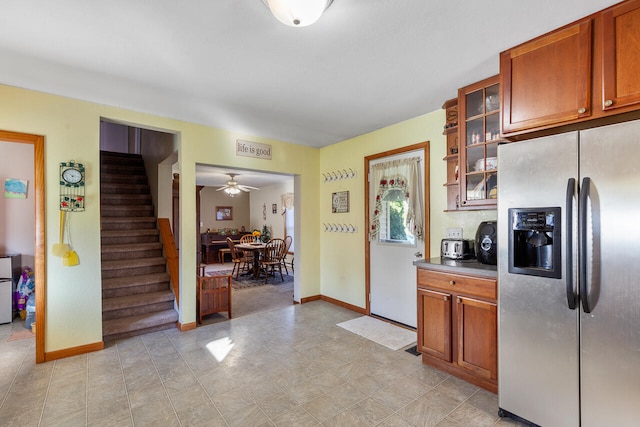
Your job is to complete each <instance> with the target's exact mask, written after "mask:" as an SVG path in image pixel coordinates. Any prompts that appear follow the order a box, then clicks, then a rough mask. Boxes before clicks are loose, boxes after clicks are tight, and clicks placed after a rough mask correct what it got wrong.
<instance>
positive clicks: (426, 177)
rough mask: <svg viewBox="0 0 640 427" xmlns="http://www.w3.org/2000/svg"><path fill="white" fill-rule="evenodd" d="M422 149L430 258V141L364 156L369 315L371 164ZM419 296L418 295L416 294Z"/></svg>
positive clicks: (426, 243) (368, 306) (426, 241)
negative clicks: (374, 161) (381, 159)
mask: <svg viewBox="0 0 640 427" xmlns="http://www.w3.org/2000/svg"><path fill="white" fill-rule="evenodd" d="M418 150H422V155H423V158H424V177H423V181H424V182H423V184H422V185H423V186H424V232H423V236H424V258H427V259H428V258H429V254H430V250H429V249H430V242H431V231H430V212H429V206H430V203H429V200H430V198H431V191H430V189H429V173H430V167H429V141H425V142H419V143H417V144H413V145H408V146H406V147H400V148H396V149H393V150H389V151H384V152H382V153H377V154H372V155H370V156H366V157H365V158H364V173H365V174H366V176H367V179H365V180H364V224H365V232H364V233H363V234H364V264H365V270H364V291H365V294H364V295H365V313H366V315H367V316H370V315H371V299H370V293H371V259H370V256H371V242H370V241H369V229H370V227H371V224H370V223H369V164H370V163H371V161H373V160H377V159H380V158H382V157H389V156H394V155H397V154H402V153H407V152H410V151H418ZM416 298H417V296H416Z"/></svg>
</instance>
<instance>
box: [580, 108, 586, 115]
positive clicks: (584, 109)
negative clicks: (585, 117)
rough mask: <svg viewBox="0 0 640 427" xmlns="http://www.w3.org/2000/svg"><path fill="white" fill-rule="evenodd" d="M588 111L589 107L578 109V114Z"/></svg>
mask: <svg viewBox="0 0 640 427" xmlns="http://www.w3.org/2000/svg"><path fill="white" fill-rule="evenodd" d="M586 112H587V109H586V108H580V109H579V110H578V114H584V113H586Z"/></svg>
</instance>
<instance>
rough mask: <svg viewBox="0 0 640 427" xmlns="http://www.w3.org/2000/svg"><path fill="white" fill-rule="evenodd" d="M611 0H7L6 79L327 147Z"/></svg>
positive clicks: (412, 110) (423, 104)
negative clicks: (307, 14)
mask: <svg viewBox="0 0 640 427" xmlns="http://www.w3.org/2000/svg"><path fill="white" fill-rule="evenodd" d="M614 3H616V1H612V0H518V1H516V0H485V1H473V0H449V1H433V0H431V1H430V0H335V1H334V2H333V5H332V6H331V7H330V8H329V9H328V10H327V11H326V13H325V15H324V16H323V17H322V18H320V20H319V21H318V22H317V23H316V24H314V25H312V26H309V27H304V28H292V27H288V26H285V25H283V24H281V23H280V22H278V21H277V20H276V19H275V18H274V17H273V16H272V15H271V13H270V12H269V10H268V9H267V8H266V7H265V6H264V4H263V2H262V0H187V1H176V0H171V1H169V0H153V1H152V0H139V1H131V0H109V1H101V2H98V1H87V0H55V1H51V0H28V1H25V0H0V59H1V64H2V65H1V66H0V83H4V84H8V85H13V86H18V87H24V88H29V89H34V90H39V91H44V92H49V93H54V94H59V95H64V96H69V97H73V98H78V99H84V100H89V101H94V102H98V103H103V104H107V105H113V106H117V107H123V108H128V109H133V110H136V111H142V112H148V113H152V114H156V115H160V116H168V117H173V118H177V119H182V120H186V121H190V122H195V123H200V124H205V125H210V126H215V127H221V128H224V129H228V130H232V131H238V132H242V133H246V134H249V135H258V136H262V137H268V138H274V139H279V140H283V141H288V142H293V143H299V144H305V145H310V146H315V147H322V146H326V145H329V144H332V143H336V142H339V141H342V140H345V139H348V138H351V137H354V136H357V135H361V134H363V133H367V132H370V131H373V130H376V129H379V128H382V127H384V126H387V125H390V124H394V123H397V122H400V121H403V120H406V119H409V118H412V117H416V116H419V115H421V114H424V113H428V112H431V111H434V110H437V109H439V108H440V107H441V105H442V103H443V102H444V101H445V100H447V99H449V98H453V97H455V96H456V94H457V92H456V91H457V89H458V88H459V87H462V86H465V85H467V84H469V83H473V82H475V81H478V80H481V79H483V78H486V77H489V76H491V75H494V74H497V73H498V71H499V66H498V54H499V52H500V51H502V50H504V49H507V48H509V47H512V46H514V45H516V44H519V43H521V42H523V41H526V40H528V39H531V38H533V37H536V36H538V35H540V34H543V33H545V32H547V31H550V30H552V29H554V28H557V27H559V26H562V25H564V24H567V23H569V22H571V21H573V20H576V19H578V18H581V17H583V16H586V15H588V14H590V13H592V12H595V11H597V10H600V9H602V8H605V7H606V6H609V5H611V4H614Z"/></svg>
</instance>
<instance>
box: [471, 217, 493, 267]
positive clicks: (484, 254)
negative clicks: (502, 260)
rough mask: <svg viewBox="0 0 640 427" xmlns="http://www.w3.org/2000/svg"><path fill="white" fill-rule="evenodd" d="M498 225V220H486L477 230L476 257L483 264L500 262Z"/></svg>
mask: <svg viewBox="0 0 640 427" xmlns="http://www.w3.org/2000/svg"><path fill="white" fill-rule="evenodd" d="M497 232H498V225H497V223H496V221H484V222H481V223H480V225H479V226H478V231H476V258H477V259H478V262H480V263H482V264H489V265H496V264H497V263H498V235H497Z"/></svg>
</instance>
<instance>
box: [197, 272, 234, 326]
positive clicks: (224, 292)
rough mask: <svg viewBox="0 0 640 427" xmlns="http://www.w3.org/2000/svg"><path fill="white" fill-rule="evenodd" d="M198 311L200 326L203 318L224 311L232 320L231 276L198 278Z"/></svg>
mask: <svg viewBox="0 0 640 427" xmlns="http://www.w3.org/2000/svg"><path fill="white" fill-rule="evenodd" d="M196 311H197V312H198V323H199V324H201V323H202V317H203V316H206V315H208V314H213V313H220V312H223V311H226V312H227V314H228V315H229V319H231V275H224V276H199V277H198V289H197V294H196Z"/></svg>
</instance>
